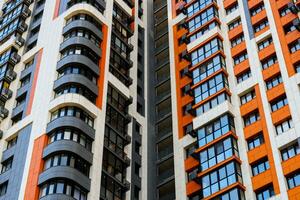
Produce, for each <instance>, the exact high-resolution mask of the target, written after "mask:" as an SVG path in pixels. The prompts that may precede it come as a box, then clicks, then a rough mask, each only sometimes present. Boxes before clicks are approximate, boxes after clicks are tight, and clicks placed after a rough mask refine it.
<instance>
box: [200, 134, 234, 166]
mask: <svg viewBox="0 0 300 200" xmlns="http://www.w3.org/2000/svg"><path fill="white" fill-rule="evenodd" d="M233 155H236V156H238V147H237V142H236V140H235V139H233V138H231V137H229V138H227V139H225V140H223V141H221V142H218V143H217V144H215V145H214V146H212V147H209V148H208V149H206V150H204V151H201V152H200V154H199V157H200V159H199V160H200V169H199V170H200V171H204V170H206V169H208V168H210V167H213V166H215V165H216V164H218V163H220V162H222V161H224V160H226V159H228V158H230V157H232V156H233Z"/></svg>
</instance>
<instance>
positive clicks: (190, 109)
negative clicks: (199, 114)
mask: <svg viewBox="0 0 300 200" xmlns="http://www.w3.org/2000/svg"><path fill="white" fill-rule="evenodd" d="M185 110H186V112H188V113H189V114H190V115H192V116H194V117H195V116H196V112H195V110H194V109H193V105H192V103H189V104H187V105H186V106H185Z"/></svg>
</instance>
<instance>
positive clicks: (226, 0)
mask: <svg viewBox="0 0 300 200" xmlns="http://www.w3.org/2000/svg"><path fill="white" fill-rule="evenodd" d="M234 3H237V0H224V1H223V5H224V8H225V9H227V8H228V7H230V6H231V5H233V4H234Z"/></svg>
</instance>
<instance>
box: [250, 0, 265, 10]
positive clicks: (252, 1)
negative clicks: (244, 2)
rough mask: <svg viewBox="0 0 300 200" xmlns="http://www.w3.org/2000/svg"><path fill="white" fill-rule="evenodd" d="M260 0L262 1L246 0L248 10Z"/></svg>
mask: <svg viewBox="0 0 300 200" xmlns="http://www.w3.org/2000/svg"><path fill="white" fill-rule="evenodd" d="M261 2H263V0H248V7H249V10H250V9H251V8H253V7H255V6H257V5H258V4H260V3H261Z"/></svg>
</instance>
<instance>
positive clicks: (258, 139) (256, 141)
mask: <svg viewBox="0 0 300 200" xmlns="http://www.w3.org/2000/svg"><path fill="white" fill-rule="evenodd" d="M264 142H265V141H264V136H263V134H262V133H259V135H257V136H255V137H253V138H251V139H249V140H248V141H247V143H248V149H249V150H252V149H254V148H256V147H258V146H260V145H262V144H263V143H264Z"/></svg>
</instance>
